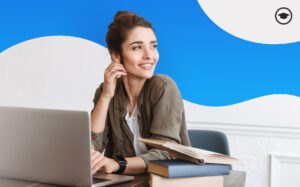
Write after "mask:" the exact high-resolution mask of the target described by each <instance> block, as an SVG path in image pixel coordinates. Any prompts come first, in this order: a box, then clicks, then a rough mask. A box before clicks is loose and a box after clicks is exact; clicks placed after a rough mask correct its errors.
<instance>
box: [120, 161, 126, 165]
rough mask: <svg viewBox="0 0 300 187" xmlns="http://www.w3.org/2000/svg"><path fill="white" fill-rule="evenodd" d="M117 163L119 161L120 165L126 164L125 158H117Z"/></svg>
mask: <svg viewBox="0 0 300 187" xmlns="http://www.w3.org/2000/svg"><path fill="white" fill-rule="evenodd" d="M119 163H120V165H123V166H124V165H126V164H127V161H126V160H119Z"/></svg>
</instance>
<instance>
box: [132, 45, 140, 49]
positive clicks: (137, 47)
mask: <svg viewBox="0 0 300 187" xmlns="http://www.w3.org/2000/svg"><path fill="white" fill-rule="evenodd" d="M141 48H142V47H141V46H135V47H133V48H132V49H133V50H137V49H141Z"/></svg>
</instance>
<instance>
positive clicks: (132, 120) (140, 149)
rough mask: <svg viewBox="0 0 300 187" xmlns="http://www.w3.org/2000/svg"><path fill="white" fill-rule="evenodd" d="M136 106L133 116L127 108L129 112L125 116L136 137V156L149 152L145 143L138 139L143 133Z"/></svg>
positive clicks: (134, 144)
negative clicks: (140, 129)
mask: <svg viewBox="0 0 300 187" xmlns="http://www.w3.org/2000/svg"><path fill="white" fill-rule="evenodd" d="M136 108H137V107H136V105H135V107H134V109H133V112H132V115H131V116H129V112H128V109H127V114H126V116H125V120H126V122H127V125H128V126H129V128H130V130H131V132H132V134H133V137H134V139H133V146H134V150H135V154H136V156H138V155H143V154H145V153H147V151H148V149H147V147H146V146H145V144H144V143H142V142H139V141H137V139H138V138H141V134H140V131H139V124H138V119H137V113H136V110H137V109H136Z"/></svg>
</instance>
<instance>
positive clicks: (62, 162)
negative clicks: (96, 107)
mask: <svg viewBox="0 0 300 187" xmlns="http://www.w3.org/2000/svg"><path fill="white" fill-rule="evenodd" d="M90 142H91V140H90V125H89V114H88V112H82V111H65V110H48V109H33V108H17V107H0V152H1V156H0V166H1V167H0V177H4V178H11V179H22V180H29V181H37V182H43V183H51V184H60V185H70V186H91V184H92V175H91V163H90Z"/></svg>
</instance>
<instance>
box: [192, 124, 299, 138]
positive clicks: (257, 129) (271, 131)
mask: <svg viewBox="0 0 300 187" xmlns="http://www.w3.org/2000/svg"><path fill="white" fill-rule="evenodd" d="M187 128H188V129H195V130H217V131H222V132H224V133H226V134H232V135H245V136H263V137H266V136H268V137H279V138H293V139H294V138H296V139H299V138H300V127H286V126H278V125H277V126H271V125H262V124H244V123H220V122H203V121H199V122H196V121H187Z"/></svg>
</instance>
